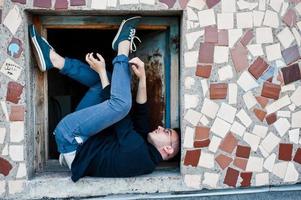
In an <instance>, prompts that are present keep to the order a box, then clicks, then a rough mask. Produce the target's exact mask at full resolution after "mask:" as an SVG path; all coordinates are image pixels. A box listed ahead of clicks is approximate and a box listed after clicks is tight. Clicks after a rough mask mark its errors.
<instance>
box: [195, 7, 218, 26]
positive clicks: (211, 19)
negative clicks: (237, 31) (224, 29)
mask: <svg viewBox="0 0 301 200" xmlns="http://www.w3.org/2000/svg"><path fill="white" fill-rule="evenodd" d="M198 16H199V26H200V27H205V26H210V25H214V24H216V21H215V13H214V10H213V9H207V10H201V11H199V12H198Z"/></svg>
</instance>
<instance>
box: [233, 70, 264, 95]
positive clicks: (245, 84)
mask: <svg viewBox="0 0 301 200" xmlns="http://www.w3.org/2000/svg"><path fill="white" fill-rule="evenodd" d="M237 84H238V85H239V86H240V87H241V88H242V89H243V90H244V91H245V92H247V91H249V90H251V89H253V88H256V87H258V86H259V85H258V83H257V82H256V80H255V79H254V77H253V76H252V75H251V74H250V73H249V72H248V71H247V70H246V71H244V72H243V73H242V74H241V75H240V77H239V78H238V80H237Z"/></svg>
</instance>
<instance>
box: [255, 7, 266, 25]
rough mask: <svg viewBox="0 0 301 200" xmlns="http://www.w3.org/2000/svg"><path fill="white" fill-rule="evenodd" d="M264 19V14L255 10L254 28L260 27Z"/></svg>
mask: <svg viewBox="0 0 301 200" xmlns="http://www.w3.org/2000/svg"><path fill="white" fill-rule="evenodd" d="M263 18H264V12H262V11H258V10H254V11H253V26H256V27H260V26H261V25H262V22H263Z"/></svg>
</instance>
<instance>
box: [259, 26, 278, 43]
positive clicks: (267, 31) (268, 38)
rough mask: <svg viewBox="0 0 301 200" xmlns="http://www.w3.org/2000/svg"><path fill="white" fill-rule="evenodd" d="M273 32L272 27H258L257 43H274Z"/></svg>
mask: <svg viewBox="0 0 301 200" xmlns="http://www.w3.org/2000/svg"><path fill="white" fill-rule="evenodd" d="M273 42H274V40H273V33H272V28H268V27H260V28H256V43H257V44H266V43H273Z"/></svg>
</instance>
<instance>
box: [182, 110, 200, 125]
mask: <svg viewBox="0 0 301 200" xmlns="http://www.w3.org/2000/svg"><path fill="white" fill-rule="evenodd" d="M201 117H202V114H201V113H199V112H197V111H195V110H192V109H189V110H188V111H187V112H186V114H185V116H184V119H185V120H186V121H188V122H190V123H191V124H192V125H194V126H196V125H197V124H198V122H199V121H200V118H201Z"/></svg>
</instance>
